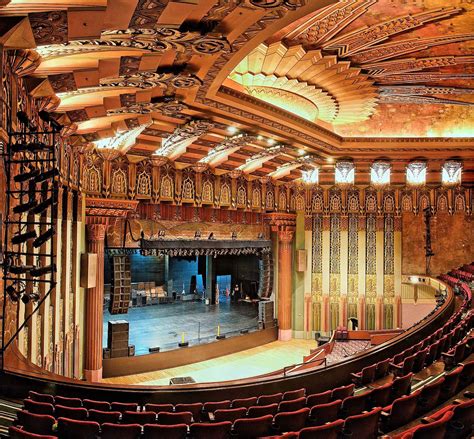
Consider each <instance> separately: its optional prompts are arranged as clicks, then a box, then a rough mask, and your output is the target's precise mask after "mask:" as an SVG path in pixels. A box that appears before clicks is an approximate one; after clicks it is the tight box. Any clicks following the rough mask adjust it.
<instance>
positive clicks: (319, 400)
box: [306, 390, 331, 408]
mask: <svg viewBox="0 0 474 439" xmlns="http://www.w3.org/2000/svg"><path fill="white" fill-rule="evenodd" d="M329 401H331V390H327V391H326V392H321V393H313V394H311V395H308V396H307V397H306V406H307V407H310V408H311V407H313V406H315V405H318V404H326V403H328V402H329Z"/></svg>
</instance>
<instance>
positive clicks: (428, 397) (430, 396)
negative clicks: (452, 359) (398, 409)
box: [418, 378, 444, 414]
mask: <svg viewBox="0 0 474 439" xmlns="http://www.w3.org/2000/svg"><path fill="white" fill-rule="evenodd" d="M443 385H444V378H441V379H439V380H438V381H436V382H434V383H431V384H428V385H426V386H425V387H423V389H421V392H420V397H419V398H418V413H420V414H421V413H426V412H429V411H430V410H433V409H434V408H435V407H436V405H437V404H438V400H439V396H440V394H441V387H442V386H443Z"/></svg>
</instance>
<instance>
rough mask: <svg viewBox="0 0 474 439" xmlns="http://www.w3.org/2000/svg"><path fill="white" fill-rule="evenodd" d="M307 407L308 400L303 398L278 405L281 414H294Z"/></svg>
mask: <svg viewBox="0 0 474 439" xmlns="http://www.w3.org/2000/svg"><path fill="white" fill-rule="evenodd" d="M305 406H306V398H305V397H304V396H302V397H301V398H298V399H293V400H291V401H282V402H280V404H278V411H279V412H294V411H296V410H299V409H302V408H303V407H305Z"/></svg>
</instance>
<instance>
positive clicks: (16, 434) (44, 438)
mask: <svg viewBox="0 0 474 439" xmlns="http://www.w3.org/2000/svg"><path fill="white" fill-rule="evenodd" d="M8 434H9V437H10V438H11V439H57V437H56V436H51V435H44V434H35V433H29V432H28V431H25V430H22V429H21V428H18V427H14V426H13V425H12V426H10V427H8Z"/></svg>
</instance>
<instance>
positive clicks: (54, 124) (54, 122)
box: [38, 110, 64, 131]
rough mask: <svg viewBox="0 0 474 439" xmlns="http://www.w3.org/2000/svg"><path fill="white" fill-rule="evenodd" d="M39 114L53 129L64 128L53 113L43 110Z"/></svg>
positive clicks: (59, 129)
mask: <svg viewBox="0 0 474 439" xmlns="http://www.w3.org/2000/svg"><path fill="white" fill-rule="evenodd" d="M38 114H39V117H40V118H41V120H42V121H44V122H46V123H48V124H49V126H50V127H51V128H52V130H53V131H61V130H62V129H63V128H64V126H63V125H61V124H60V123H59V122H58V121H57V120H56V119H54V118H53V117H52V116H51V113H48V112H47V111H44V110H42V111H40V112H39V113H38Z"/></svg>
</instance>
